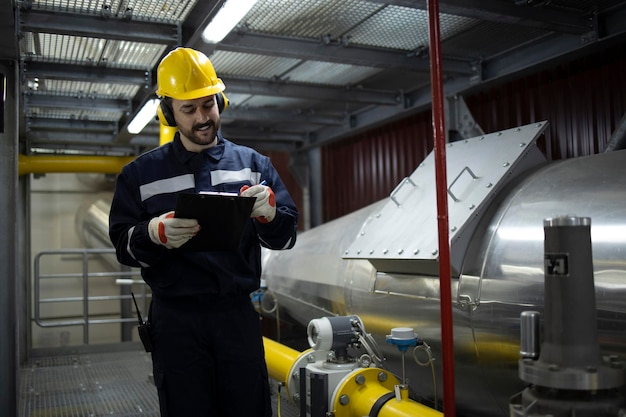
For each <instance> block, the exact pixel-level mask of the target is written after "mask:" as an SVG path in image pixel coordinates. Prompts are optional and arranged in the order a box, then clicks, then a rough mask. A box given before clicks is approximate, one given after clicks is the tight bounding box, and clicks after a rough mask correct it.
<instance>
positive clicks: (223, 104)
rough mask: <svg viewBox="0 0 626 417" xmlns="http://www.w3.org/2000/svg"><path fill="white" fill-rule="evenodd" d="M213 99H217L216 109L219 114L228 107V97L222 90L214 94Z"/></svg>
mask: <svg viewBox="0 0 626 417" xmlns="http://www.w3.org/2000/svg"><path fill="white" fill-rule="evenodd" d="M215 100H216V101H217V109H218V110H219V112H220V114H221V113H222V112H223V111H224V110H226V109H227V108H228V104H229V103H230V101H229V100H228V97H226V94H224V92H223V91H220V92H219V93H217V94H216V95H215Z"/></svg>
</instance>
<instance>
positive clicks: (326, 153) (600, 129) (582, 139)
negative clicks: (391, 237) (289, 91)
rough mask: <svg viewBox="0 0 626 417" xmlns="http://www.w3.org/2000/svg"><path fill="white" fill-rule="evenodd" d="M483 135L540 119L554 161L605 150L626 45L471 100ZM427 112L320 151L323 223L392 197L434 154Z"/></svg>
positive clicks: (621, 92) (618, 112) (618, 111)
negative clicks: (420, 165)
mask: <svg viewBox="0 0 626 417" xmlns="http://www.w3.org/2000/svg"><path fill="white" fill-rule="evenodd" d="M466 102H467V104H468V107H469V109H470V111H471V112H472V114H473V115H474V118H475V120H476V121H477V122H478V124H479V125H480V126H481V127H482V129H483V131H485V132H487V133H489V132H495V131H498V130H504V129H509V128H512V127H516V126H521V125H525V124H529V123H532V122H536V121H542V120H547V121H548V122H549V123H550V125H549V127H548V129H547V130H546V133H545V135H544V136H543V137H542V138H540V139H539V142H538V145H539V147H540V148H541V149H542V150H543V151H544V152H545V154H546V156H547V158H548V159H549V160H557V159H564V158H573V157H578V156H585V155H591V154H595V153H599V152H603V151H604V149H605V147H606V144H607V143H608V142H609V140H610V138H611V134H612V132H613V131H614V130H615V127H616V126H617V123H618V122H619V121H620V119H621V118H622V116H623V115H624V113H625V112H626V46H624V45H619V46H617V47H614V48H612V49H611V50H609V51H606V52H605V53H603V54H598V55H595V56H591V57H587V58H584V59H579V60H576V61H573V62H571V63H568V64H565V65H560V66H558V67H555V68H552V69H549V70H544V71H541V72H539V73H536V74H532V75H528V76H526V77H523V78H520V79H517V80H514V81H510V82H507V83H503V84H501V85H499V86H497V87H493V88H491V89H489V90H488V91H485V92H482V93H478V94H476V95H473V96H470V97H467V98H466ZM432 136H433V133H432V122H431V112H430V111H426V112H423V113H420V114H417V115H414V116H410V117H408V118H406V119H403V120H400V121H397V122H393V123H391V124H389V125H387V126H384V127H380V128H376V129H373V130H371V131H369V132H366V133H363V134H360V135H357V136H355V137H353V138H350V139H348V140H345V141H341V142H338V143H335V144H331V145H328V146H325V147H324V148H323V149H322V187H323V190H322V195H323V213H322V215H323V221H329V220H332V219H334V218H337V217H340V216H342V215H345V214H348V213H350V212H352V211H355V210H357V209H359V208H362V207H365V206H366V205H368V204H371V203H374V202H376V201H378V200H381V199H382V198H385V197H387V196H388V195H389V194H390V193H391V191H393V189H394V187H395V186H396V184H398V183H399V182H400V180H401V179H402V178H404V177H406V176H407V175H409V174H410V173H411V172H413V170H414V169H415V168H416V167H417V165H418V164H419V162H421V161H422V160H423V159H424V158H425V157H426V156H427V155H428V153H429V152H430V151H431V150H432V147H433V140H432Z"/></svg>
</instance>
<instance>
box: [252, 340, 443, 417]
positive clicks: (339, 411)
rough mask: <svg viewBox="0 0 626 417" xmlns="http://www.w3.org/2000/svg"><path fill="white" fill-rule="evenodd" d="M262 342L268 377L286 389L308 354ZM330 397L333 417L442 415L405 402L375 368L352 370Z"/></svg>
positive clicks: (390, 378) (402, 391) (401, 390)
mask: <svg viewBox="0 0 626 417" xmlns="http://www.w3.org/2000/svg"><path fill="white" fill-rule="evenodd" d="M263 342H264V345H265V361H266V363H267V369H268V373H269V375H270V377H272V378H273V379H274V380H276V381H278V382H281V383H284V384H286V385H287V389H289V382H290V381H292V380H293V375H292V373H293V369H294V365H295V363H296V362H299V361H301V360H302V358H303V357H304V356H307V355H309V353H310V352H311V351H310V350H309V351H305V352H298V351H297V350H294V349H291V348H289V347H287V346H284V345H282V344H280V343H278V342H276V341H274V340H271V339H268V338H263ZM396 391H397V392H396ZM333 398H334V401H333V407H334V410H333V412H334V415H335V416H337V417H361V416H366V415H368V416H376V417H443V413H441V412H439V411H437V410H434V409H432V408H429V407H426V406H425V405H422V404H420V403H418V402H416V401H413V400H411V399H409V398H408V390H407V389H406V387H401V386H400V385H399V382H398V380H397V378H396V377H395V376H394V375H393V374H391V373H389V372H387V371H385V370H382V369H379V368H360V369H357V370H355V371H354V372H353V373H352V374H350V377H349V378H346V379H345V380H344V381H343V382H342V383H341V384H340V385H339V386H338V387H337V389H336V391H335V394H334V397H333ZM372 412H374V414H372Z"/></svg>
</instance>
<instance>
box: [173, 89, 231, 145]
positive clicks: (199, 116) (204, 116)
mask: <svg viewBox="0 0 626 417" xmlns="http://www.w3.org/2000/svg"><path fill="white" fill-rule="evenodd" d="M172 109H173V110H174V118H175V119H176V125H177V126H178V130H179V131H180V135H181V140H182V141H183V145H184V146H185V148H186V149H187V150H189V151H195V152H198V151H201V150H203V149H206V148H209V147H211V146H213V145H214V141H215V137H216V135H217V130H218V129H219V127H220V114H219V109H218V107H217V101H216V100H215V96H208V97H202V98H197V99H194V100H176V99H173V100H172Z"/></svg>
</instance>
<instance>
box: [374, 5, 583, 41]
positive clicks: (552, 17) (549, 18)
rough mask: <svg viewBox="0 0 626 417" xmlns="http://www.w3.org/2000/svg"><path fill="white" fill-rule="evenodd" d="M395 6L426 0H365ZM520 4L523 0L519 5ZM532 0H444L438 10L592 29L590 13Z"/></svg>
mask: <svg viewBox="0 0 626 417" xmlns="http://www.w3.org/2000/svg"><path fill="white" fill-rule="evenodd" d="M365 1H369V2H372V3H381V4H387V5H393V6H402V7H409V8H413V9H420V10H426V7H427V0H365ZM517 3H521V4H520V5H518V4H517ZM529 3H532V2H528V1H524V2H517V1H515V0H509V1H501V0H442V1H440V2H439V11H440V12H441V13H444V14H450V15H456V16H464V17H469V18H472V19H477V20H482V21H488V22H495V23H503V24H508V25H520V26H525V27H532V28H537V29H544V30H548V31H555V32H561V33H568V34H577V35H582V34H583V33H586V32H589V31H590V30H591V21H590V19H591V12H590V16H588V17H583V16H581V14H580V13H579V12H577V13H574V12H567V11H562V10H556V9H554V8H551V7H549V6H532V5H531V4H529Z"/></svg>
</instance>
